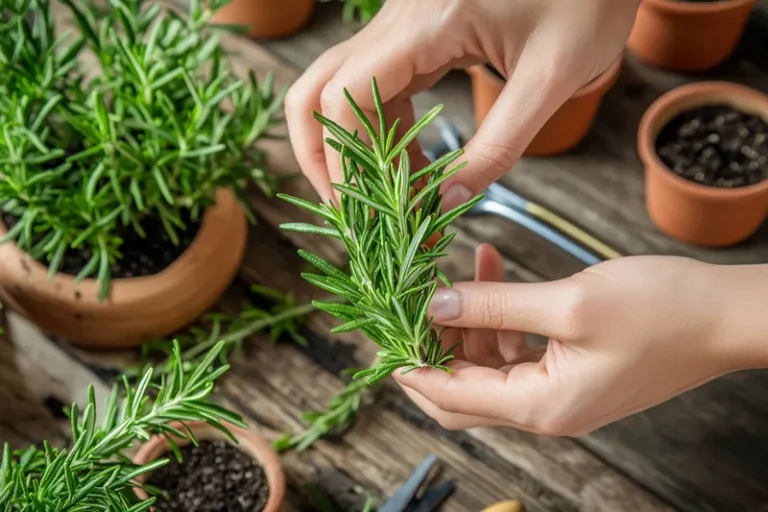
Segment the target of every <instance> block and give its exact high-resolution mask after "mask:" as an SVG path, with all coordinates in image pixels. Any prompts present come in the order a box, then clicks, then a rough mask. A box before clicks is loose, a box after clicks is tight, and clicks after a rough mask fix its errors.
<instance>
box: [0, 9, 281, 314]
mask: <svg viewBox="0 0 768 512" xmlns="http://www.w3.org/2000/svg"><path fill="white" fill-rule="evenodd" d="M62 1H63V3H64V4H65V8H66V9H67V10H68V11H69V13H70V14H71V15H72V17H73V18H74V21H75V23H76V30H75V31H74V32H67V33H59V31H57V27H56V24H55V22H54V21H55V18H57V17H58V14H59V13H54V10H53V7H52V4H51V2H50V0H3V11H2V13H0V130H1V132H2V133H1V134H0V166H2V169H3V172H2V174H0V211H2V212H4V213H5V214H6V215H11V216H13V218H15V219H17V221H16V222H15V224H14V225H13V227H12V229H10V231H9V232H8V234H7V235H6V236H5V237H4V238H3V239H2V242H7V241H10V240H15V241H16V243H17V244H18V245H19V247H20V248H21V249H22V250H25V251H28V252H29V254H30V255H31V256H32V257H34V258H36V259H38V260H41V261H44V262H45V263H47V265H48V267H49V269H50V274H51V275H53V274H55V273H56V272H57V271H58V270H59V269H60V268H61V263H62V260H63V259H64V257H65V255H66V254H67V253H68V251H71V250H80V251H83V252H84V253H85V254H88V255H90V260H89V261H88V263H87V264H86V265H85V266H84V267H83V268H82V270H81V271H80V273H79V275H78V276H77V277H78V279H83V278H85V277H90V276H95V277H96V278H97V279H98V280H99V281H100V283H101V292H100V297H101V298H102V299H104V298H106V296H107V295H108V293H109V283H110V278H111V270H110V269H111V266H112V265H113V264H114V263H115V262H116V261H118V260H119V259H120V258H121V244H122V239H121V233H125V232H126V231H127V230H134V231H135V232H136V233H138V234H139V235H140V236H143V234H144V228H143V225H144V222H146V221H147V220H148V219H149V218H153V219H156V220H157V219H159V221H160V222H162V225H163V226H164V228H165V230H166V231H167V232H168V234H169V236H170V238H171V239H172V240H173V241H174V242H175V243H178V240H179V237H178V234H179V232H180V230H184V229H186V228H187V226H188V222H190V221H196V220H197V219H199V218H200V216H201V215H202V213H203V212H204V211H205V209H206V208H208V207H209V206H211V205H212V204H213V203H214V202H215V194H216V191H217V189H219V188H222V187H223V188H228V189H231V190H233V191H234V192H235V193H236V194H237V196H238V197H239V198H240V199H241V204H242V205H243V206H244V207H246V203H245V201H243V200H242V198H243V194H244V191H245V190H246V187H247V186H248V184H249V183H253V182H256V183H257V184H259V185H260V186H261V187H262V188H263V189H265V190H266V191H267V192H270V193H271V192H272V190H273V187H274V179H273V178H272V177H270V175H269V174H268V172H267V170H266V168H265V153H264V152H263V151H262V150H261V149H260V148H259V147H258V146H257V143H258V142H259V141H260V140H261V139H264V138H266V137H270V133H269V130H270V128H271V127H273V126H274V125H275V124H276V123H277V122H278V121H279V120H280V119H279V117H280V115H281V113H280V110H281V103H282V101H281V100H282V91H276V90H275V88H274V86H273V82H272V79H271V78H268V79H267V80H265V81H264V83H263V84H260V83H259V82H258V81H257V79H256V77H255V75H254V74H253V73H251V74H250V75H249V76H248V78H247V79H245V80H241V79H239V78H237V77H236V76H235V74H234V73H233V71H232V69H231V68H230V65H229V60H228V57H227V55H226V54H225V52H224V50H223V48H222V47H221V44H220V33H219V32H218V31H217V30H214V27H212V26H209V25H208V21H209V20H210V19H211V17H212V16H213V14H214V12H215V11H216V10H217V9H218V8H220V7H221V6H222V5H223V4H224V3H225V2H226V1H227V0H190V2H189V11H188V13H187V15H186V16H182V15H180V14H178V13H176V12H175V11H172V10H170V9H168V8H166V7H163V5H162V4H161V3H157V2H147V1H145V0H109V2H104V3H101V2H89V1H85V0H62ZM59 23H60V22H59ZM246 211H247V207H246ZM249 215H250V212H249ZM250 216H251V218H253V217H252V215H250Z"/></svg>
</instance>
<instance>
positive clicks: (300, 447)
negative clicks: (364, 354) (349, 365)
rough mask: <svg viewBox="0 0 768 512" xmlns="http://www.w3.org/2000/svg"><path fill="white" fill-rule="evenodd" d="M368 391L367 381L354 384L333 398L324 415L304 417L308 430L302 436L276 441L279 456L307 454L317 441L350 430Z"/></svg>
mask: <svg viewBox="0 0 768 512" xmlns="http://www.w3.org/2000/svg"><path fill="white" fill-rule="evenodd" d="M374 366H375V365H374ZM352 372H354V370H348V371H347V372H344V373H352ZM369 388H370V385H369V384H368V381H366V380H365V379H357V380H352V381H351V382H350V383H349V384H347V386H346V387H345V388H344V389H342V390H341V391H339V392H338V393H336V395H334V396H333V398H331V400H330V401H329V402H328V407H327V409H326V410H325V411H324V412H316V411H313V412H307V413H304V415H303V416H302V420H303V421H304V422H305V423H307V424H308V427H307V428H306V429H305V430H304V431H303V432H300V433H299V434H295V435H291V434H285V435H284V436H282V437H281V438H279V439H278V440H277V441H275V443H274V446H275V449H276V450H278V451H280V452H282V451H286V450H296V451H299V452H300V451H304V450H306V449H307V448H309V447H311V446H312V445H313V444H315V442H316V441H317V440H318V439H320V438H322V437H325V436H326V435H328V434H331V433H338V432H339V431H342V430H344V429H345V428H347V427H349V426H350V425H352V423H353V422H354V420H355V418H356V417H357V412H358V410H359V409H360V404H361V402H362V398H363V394H364V393H365V392H366V391H368V389H369Z"/></svg>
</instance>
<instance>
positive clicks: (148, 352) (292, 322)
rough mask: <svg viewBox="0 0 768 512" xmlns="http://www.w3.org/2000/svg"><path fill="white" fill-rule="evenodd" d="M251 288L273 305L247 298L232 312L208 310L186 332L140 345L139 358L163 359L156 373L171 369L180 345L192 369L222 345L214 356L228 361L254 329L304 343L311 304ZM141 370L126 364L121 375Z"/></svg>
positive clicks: (183, 361)
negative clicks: (177, 347) (257, 302)
mask: <svg viewBox="0 0 768 512" xmlns="http://www.w3.org/2000/svg"><path fill="white" fill-rule="evenodd" d="M251 290H252V291H253V292H254V293H256V294H258V295H260V296H261V297H263V298H267V299H270V300H272V301H273V302H274V303H273V305H272V306H270V307H268V308H265V307H260V306H258V305H256V304H253V303H252V302H250V301H248V302H245V303H244V304H243V307H242V309H241V310H240V311H239V312H237V313H235V314H227V313H211V314H208V315H206V316H205V317H204V318H203V320H202V322H201V325H197V326H192V327H190V328H189V329H187V330H186V331H185V332H183V333H180V334H179V335H177V336H176V337H175V340H174V341H173V342H171V341H169V340H157V341H150V342H148V343H145V344H144V345H142V348H141V350H142V353H141V359H142V361H143V362H145V363H146V364H148V363H149V361H150V359H151V358H152V357H153V356H154V357H155V358H156V357H157V356H158V355H159V356H164V357H165V358H166V359H165V360H163V361H161V362H158V363H157V364H155V365H154V374H155V376H156V378H157V377H159V376H162V375H168V374H171V373H173V371H174V370H175V367H176V359H175V347H176V345H178V346H179V347H180V349H181V364H182V369H183V370H184V371H185V372H190V371H195V370H196V369H197V368H198V367H199V366H200V364H201V362H202V361H204V360H205V358H206V356H207V353H208V351H209V350H210V349H211V348H212V347H214V346H216V345H217V344H220V345H221V349H220V350H219V351H218V354H217V360H218V363H221V364H229V362H230V361H231V360H232V357H233V356H239V355H241V354H242V352H243V344H244V342H245V341H246V340H247V339H248V338H249V337H250V336H253V335H254V334H256V333H259V332H263V331H268V332H269V335H270V338H271V339H272V341H273V342H275V341H277V340H278V339H280V338H281V337H283V336H288V337H290V338H291V339H292V340H293V341H295V342H296V343H298V344H299V345H306V339H305V338H304V337H303V336H302V335H301V332H300V330H301V327H302V326H303V325H304V318H305V317H306V315H307V314H308V313H310V312H312V311H313V310H314V308H313V306H312V304H309V303H308V304H296V301H295V299H294V298H293V296H291V295H289V294H285V293H281V292H279V291H277V290H274V289H272V288H268V287H265V286H258V285H254V286H252V287H251ZM143 373H144V369H143V368H142V367H134V368H129V369H128V370H126V371H125V372H124V375H125V376H126V377H129V378H134V377H136V376H138V375H140V374H143Z"/></svg>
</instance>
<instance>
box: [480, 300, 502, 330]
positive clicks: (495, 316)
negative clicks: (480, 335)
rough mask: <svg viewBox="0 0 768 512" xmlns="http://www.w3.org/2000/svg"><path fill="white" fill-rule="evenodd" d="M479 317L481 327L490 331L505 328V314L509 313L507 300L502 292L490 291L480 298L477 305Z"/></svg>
mask: <svg viewBox="0 0 768 512" xmlns="http://www.w3.org/2000/svg"><path fill="white" fill-rule="evenodd" d="M476 307H477V308H478V311H477V316H478V319H479V321H480V325H483V326H487V327H488V328H490V329H501V328H502V327H504V319H505V313H506V311H507V298H506V295H504V294H503V293H501V292H498V291H488V292H487V293H484V294H482V295H481V296H480V300H479V301H478V303H477V306H476Z"/></svg>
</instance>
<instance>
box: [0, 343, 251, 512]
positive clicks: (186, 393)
mask: <svg viewBox="0 0 768 512" xmlns="http://www.w3.org/2000/svg"><path fill="white" fill-rule="evenodd" d="M222 347H223V344H222V343H219V344H218V345H216V346H215V347H213V348H212V349H211V350H210V351H209V352H208V354H207V355H206V357H205V358H204V360H203V361H201V363H200V365H199V366H198V367H197V368H196V369H195V371H194V372H192V373H185V372H184V371H183V369H182V364H181V362H182V361H181V352H180V349H179V348H178V346H177V347H176V349H175V350H174V363H173V370H174V371H173V372H172V373H171V374H170V375H169V376H167V378H166V377H165V376H164V377H163V378H162V379H161V380H160V382H159V383H158V384H154V383H153V372H152V370H151V369H148V370H147V371H146V372H145V373H144V375H143V377H142V378H141V380H140V381H139V382H138V384H137V385H136V386H135V387H132V386H130V385H129V384H128V382H127V380H124V381H123V386H122V388H121V387H119V386H117V385H115V386H114V387H113V389H112V393H111V394H110V396H109V399H108V400H107V403H106V406H105V408H104V410H103V420H102V421H101V424H100V425H97V421H96V398H95V394H94V391H93V387H92V386H91V387H90V388H89V389H88V403H87V404H86V406H85V408H84V409H83V411H82V414H81V413H80V410H79V408H78V406H77V404H73V405H72V408H71V410H70V412H69V414H70V417H71V423H72V445H71V446H70V447H69V448H63V449H58V448H54V447H51V446H49V445H48V444H47V443H43V446H42V447H41V448H38V447H34V446H33V447H30V448H28V449H26V450H22V451H17V452H14V451H12V450H11V448H10V447H9V446H8V444H6V445H5V446H4V449H3V455H2V463H1V464H0V510H3V511H7V512H22V511H29V512H33V511H35V512H36V511H44V512H54V511H56V512H58V511H63V510H68V511H73V512H75V511H82V512H90V511H94V510H105V511H106V510H109V511H114V512H140V511H145V510H149V508H150V507H151V506H152V504H153V503H154V501H155V499H154V498H150V499H148V500H145V501H140V500H139V499H138V497H136V495H135V494H134V493H133V492H132V489H133V487H135V486H136V485H139V484H137V483H136V479H137V478H138V477H139V476H141V475H143V474H146V473H149V472H151V471H153V470H155V469H157V468H159V467H161V466H163V465H165V464H167V463H168V462H169V459H167V458H161V459H159V460H157V461H154V462H150V463H148V464H145V465H142V466H138V465H135V464H133V463H132V462H131V461H130V459H129V458H128V457H127V456H126V455H124V451H125V450H127V449H128V448H131V447H132V446H133V445H135V444H136V442H141V441H146V440H147V439H149V438H150V436H152V435H164V436H166V438H168V440H169V442H170V445H171V449H172V450H173V451H174V452H175V454H176V456H177V457H180V454H179V450H178V447H177V446H176V445H175V444H174V443H173V441H172V439H171V438H170V436H179V437H181V438H188V439H191V440H192V441H193V442H195V443H196V442H197V440H196V439H194V436H193V434H192V433H191V432H189V431H180V430H178V429H176V428H174V427H172V426H170V425H169V422H174V421H181V422H186V421H192V420H203V421H205V422H207V423H208V424H210V425H211V426H213V427H215V428H218V429H219V430H221V431H222V432H224V433H225V434H227V435H228V436H229V437H230V438H231V439H232V440H233V441H235V439H234V438H233V437H232V435H231V433H230V432H229V431H228V430H227V429H226V428H225V426H224V425H223V424H222V422H223V421H227V422H231V423H233V424H236V425H240V426H245V425H244V423H243V421H242V418H241V417H240V416H238V415H237V414H235V413H233V412H230V411H228V410H226V409H224V408H222V407H219V406H217V405H215V404H213V403H211V402H209V401H208V397H209V395H210V394H211V392H212V391H213V388H214V383H215V381H216V379H217V378H219V377H220V376H221V375H223V374H224V373H225V372H226V371H227V369H228V367H227V366H221V367H219V368H217V369H216V370H211V369H210V368H211V365H212V364H213V362H214V361H215V360H216V358H217V357H218V356H219V354H220V352H221V349H222ZM151 395H154V398H153V399H152V398H151ZM121 398H122V400H121Z"/></svg>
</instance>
